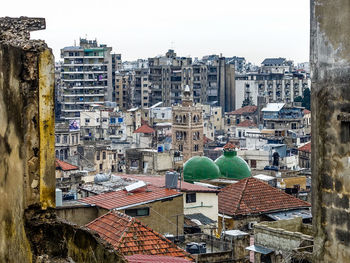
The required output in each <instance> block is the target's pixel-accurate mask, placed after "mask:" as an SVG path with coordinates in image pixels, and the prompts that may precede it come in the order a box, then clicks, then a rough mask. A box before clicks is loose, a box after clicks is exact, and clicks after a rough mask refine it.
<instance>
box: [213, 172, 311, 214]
mask: <svg viewBox="0 0 350 263" xmlns="http://www.w3.org/2000/svg"><path fill="white" fill-rule="evenodd" d="M303 207H311V204H310V203H308V202H305V201H303V200H300V199H298V198H295V197H294V196H291V195H289V194H286V193H284V192H282V191H280V190H278V189H276V188H274V187H272V186H270V185H268V184H266V183H264V182H262V181H260V180H257V179H255V178H253V177H249V178H246V179H243V180H240V181H239V182H238V183H235V184H232V185H230V186H228V187H226V188H224V189H222V190H221V192H220V193H219V213H221V214H225V215H231V216H238V215H254V214H261V213H269V212H274V211H283V210H291V209H296V208H303Z"/></svg>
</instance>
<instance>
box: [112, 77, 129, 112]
mask: <svg viewBox="0 0 350 263" xmlns="http://www.w3.org/2000/svg"><path fill="white" fill-rule="evenodd" d="M131 82H132V75H131V73H130V72H124V71H122V72H116V73H115V102H116V103H117V105H118V107H119V108H120V109H121V110H127V109H130V108H132V87H131Z"/></svg>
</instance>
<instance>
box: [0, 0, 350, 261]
mask: <svg viewBox="0 0 350 263" xmlns="http://www.w3.org/2000/svg"><path fill="white" fill-rule="evenodd" d="M349 8H350V4H348V3H345V2H344V1H342V0H335V1H333V2H332V3H327V1H325V0H311V1H310V17H311V22H310V25H308V26H310V59H309V60H305V61H299V58H293V57H286V56H285V55H283V54H281V55H277V56H275V55H273V56H266V57H264V58H263V59H261V60H260V61H259V62H258V63H257V62H256V61H254V60H250V59H249V58H248V57H247V56H244V55H242V54H240V53H229V54H227V53H226V52H225V51H224V50H223V52H220V51H219V52H217V49H214V48H213V50H216V51H215V52H211V53H207V54H204V55H203V56H191V55H185V54H182V52H181V48H180V51H179V50H177V49H176V48H175V47H170V48H169V47H166V48H165V49H164V50H158V51H157V52H158V54H160V55H155V56H150V57H147V58H145V57H139V58H136V59H127V58H125V59H124V57H125V54H123V52H121V51H120V50H119V49H118V47H115V46H113V44H112V43H108V42H104V41H102V42H100V39H99V38H98V37H94V36H92V37H87V36H85V37H79V39H78V40H77V39H68V38H67V39H66V43H73V44H72V45H69V44H68V45H66V46H61V47H60V48H59V52H58V50H57V49H56V47H55V49H53V48H52V47H50V45H49V43H48V42H46V40H39V39H36V38H35V37H33V35H34V34H32V32H36V31H38V32H41V31H45V30H46V29H47V28H48V27H49V26H50V24H49V23H48V20H47V19H46V18H44V17H27V16H21V17H8V16H6V17H0V122H1V125H0V152H1V157H2V158H1V159H2V160H1V161H0V167H1V169H0V194H1V196H2V202H1V205H0V222H1V226H0V262H24V263H26V262H28V263H29V262H33V263H34V262H35V263H49V262H53V263H75V262H106V263H107V262H108V263H110V262H118V263H119V262H120V263H124V262H131V263H146V262H162V263H167V262H169V263H170V262H173V263H175V262H176V263H184V262H199V263H204V262H213V263H219V262H234V263H311V262H341V263H342V262H350V261H349V258H350V249H349V246H350V231H349V226H350V224H349V222H350V212H349V207H350V201H349V195H350V194H349V187H350V181H349V179H348V177H349V176H348V175H349V174H350V157H349V156H350V150H349V149H350V148H349V146H350V106H349V105H350V96H349V94H350V92H349V85H348V79H349V72H348V68H349V67H350V55H349V54H350V52H347V50H348V48H349V46H348V45H349V42H348V34H349V33H350V27H349V26H348V25H344V26H343V24H345V23H346V21H348V18H350V13H349V12H348V10H349ZM332 10H336V12H333V11H332ZM331 11H332V12H331ZM334 24H336V25H341V26H338V27H337V28H335V27H334V26H333V25H334ZM296 45H297V44H296ZM58 53H59V56H57V55H56V54H58ZM274 54H275V53H274ZM126 57H132V56H130V54H129V56H126Z"/></svg>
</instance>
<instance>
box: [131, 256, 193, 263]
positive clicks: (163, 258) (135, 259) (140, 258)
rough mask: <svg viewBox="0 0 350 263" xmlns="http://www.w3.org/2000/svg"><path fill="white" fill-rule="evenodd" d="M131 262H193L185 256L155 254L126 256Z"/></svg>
mask: <svg viewBox="0 0 350 263" xmlns="http://www.w3.org/2000/svg"><path fill="white" fill-rule="evenodd" d="M125 258H126V259H127V260H128V262H129V263H153V262H157V263H187V262H192V261H190V260H188V259H185V258H177V257H167V256H153V255H132V256H126V257H125Z"/></svg>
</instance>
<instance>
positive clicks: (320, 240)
mask: <svg viewBox="0 0 350 263" xmlns="http://www.w3.org/2000/svg"><path fill="white" fill-rule="evenodd" d="M349 21H350V2H349V1H348V0H333V1H329V0H311V45H310V46H311V52H310V62H311V76H312V89H311V96H312V100H311V103H312V104H311V111H312V202H313V203H312V205H313V206H312V208H313V210H312V213H313V226H314V249H313V251H314V262H349V258H350V212H349V211H350V210H349V209H350V204H349V198H350V158H349V156H350V86H349V83H350V23H349Z"/></svg>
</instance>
